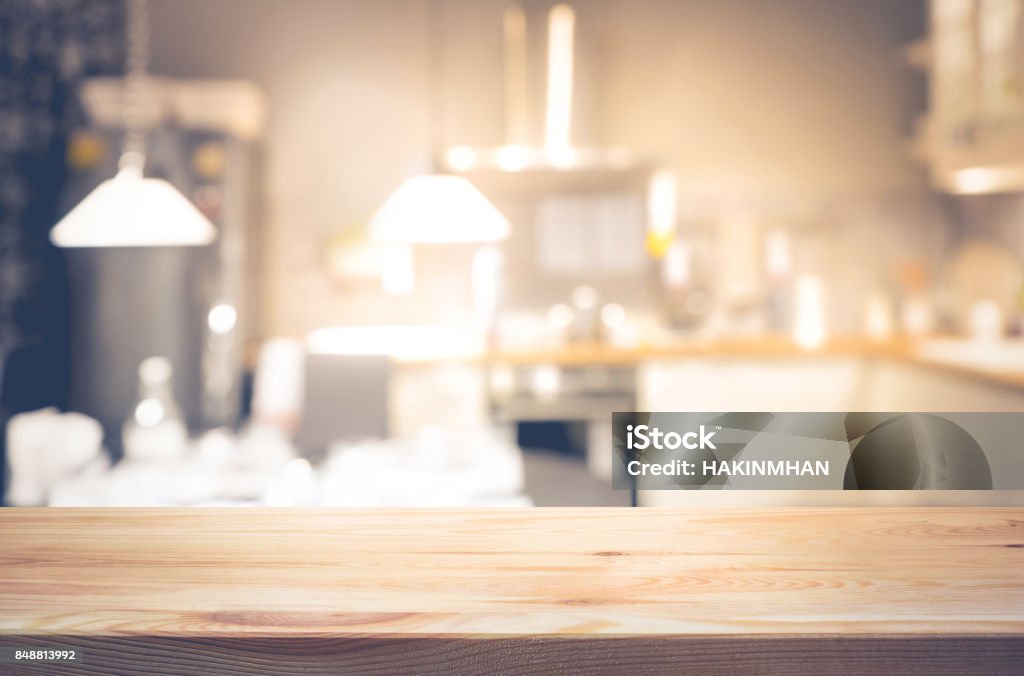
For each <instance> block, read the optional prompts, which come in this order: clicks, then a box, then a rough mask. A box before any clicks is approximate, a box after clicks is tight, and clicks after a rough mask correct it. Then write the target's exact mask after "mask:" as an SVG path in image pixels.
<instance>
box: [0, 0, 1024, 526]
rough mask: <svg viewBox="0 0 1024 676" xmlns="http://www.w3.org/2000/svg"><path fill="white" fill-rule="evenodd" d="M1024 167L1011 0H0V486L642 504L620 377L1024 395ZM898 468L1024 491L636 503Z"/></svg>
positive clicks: (95, 498) (31, 497)
mask: <svg viewBox="0 0 1024 676" xmlns="http://www.w3.org/2000/svg"><path fill="white" fill-rule="evenodd" d="M140 169H141V171H142V174H141V175H140V173H139V171H140ZM115 176H116V177H115ZM1022 190H1024V0H931V1H930V2H928V1H926V0H630V1H628V2H627V1H625V0H575V1H574V2H570V3H554V2H550V1H547V0H520V1H519V2H514V1H511V0H379V1H370V0H287V1H286V0H218V1H217V2H209V1H207V0H150V1H149V2H145V0H129V1H128V2H127V3H124V2H120V1H119V0H13V1H9V2H4V3H2V4H0V387H2V399H0V416H2V421H3V424H4V428H5V429H4V434H3V444H4V455H5V458H6V462H5V463H0V464H3V465H4V467H5V474H4V476H3V483H2V485H3V487H4V489H5V490H4V502H5V504H17V505H47V504H48V505H199V504H218V505H234V504H238V505H246V504H269V505H332V506H432V505H457V506H461V505H466V506H486V505H495V506H508V505H514V506H519V505H522V506H526V505H628V504H629V503H630V495H629V494H628V492H622V491H613V490H611V488H610V483H611V482H610V478H609V477H610V468H611V452H612V451H611V431H610V414H611V412H612V411H628V410H681V411H696V410H705V411H742V410H754V411H801V410H808V411H813V410H822V411H859V410H878V411H1024V335H1022V334H1024V261H1022V253H1024V196H1022V193H1021V191H1022ZM58 223H59V225H57V224H58ZM55 226H56V228H55ZM908 488H909V487H908ZM898 501H903V502H917V503H921V504H938V503H942V504H949V503H968V502H971V503H975V504H1009V503H1020V502H1024V500H1022V499H1021V498H1020V496H1019V495H1017V494H1016V493H1006V492H992V493H974V492H967V493H952V492H949V493H947V492H937V493H927V492H917V493H908V494H901V493H885V494H869V493H857V494H846V493H827V494H816V493H801V494H797V493H786V492H773V493H721V492H719V493H709V492H706V491H700V492H689V491H687V492H683V491H677V492H650V491H649V492H644V493H642V494H641V495H640V496H639V502H640V504H644V505H664V504H679V505H683V504H686V505H695V506H703V505H718V504H726V503H729V504H737V503H739V504H752V503H756V504H806V503H809V502H816V503H818V504H822V503H824V504H840V503H842V504H849V503H853V502H857V503H869V504H874V503H881V502H898Z"/></svg>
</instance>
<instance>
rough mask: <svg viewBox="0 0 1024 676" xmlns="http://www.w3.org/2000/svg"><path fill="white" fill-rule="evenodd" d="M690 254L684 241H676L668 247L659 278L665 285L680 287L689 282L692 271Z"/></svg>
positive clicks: (674, 287)
mask: <svg viewBox="0 0 1024 676" xmlns="http://www.w3.org/2000/svg"><path fill="white" fill-rule="evenodd" d="M690 254H691V252H690V247H689V246H687V245H686V243H685V242H679V241H677V242H675V243H674V244H672V245H671V246H670V247H669V248H668V251H667V252H666V253H665V262H664V265H663V267H662V270H661V278H662V280H663V281H664V282H665V285H666V286H668V287H669V288H673V289H681V288H683V287H685V286H687V285H688V284H689V283H690V278H691V277H692V273H693V266H692V265H691V262H690Z"/></svg>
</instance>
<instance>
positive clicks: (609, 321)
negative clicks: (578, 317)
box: [601, 303, 626, 329]
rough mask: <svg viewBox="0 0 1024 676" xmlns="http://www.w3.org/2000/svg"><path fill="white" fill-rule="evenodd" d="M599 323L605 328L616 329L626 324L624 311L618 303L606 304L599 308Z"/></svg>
mask: <svg viewBox="0 0 1024 676" xmlns="http://www.w3.org/2000/svg"><path fill="white" fill-rule="evenodd" d="M601 323H602V324H604V325H605V327H606V328H609V329H616V328H618V327H620V326H622V325H623V324H625V323H626V310H625V308H623V307H622V306H621V305H619V304H618V303H606V304H605V306H604V307H603V308H601Z"/></svg>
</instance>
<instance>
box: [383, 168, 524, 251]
mask: <svg viewBox="0 0 1024 676" xmlns="http://www.w3.org/2000/svg"><path fill="white" fill-rule="evenodd" d="M370 229H371V231H372V233H373V237H374V238H375V239H377V240H380V241H385V242H420V243H437V244H445V243H457V242H495V241H499V240H502V239H505V238H506V237H508V232H509V224H508V219H506V218H505V217H504V216H503V215H502V214H501V212H500V211H498V209H497V208H496V207H495V206H494V205H493V204H491V202H490V200H488V199H487V198H486V197H484V195H483V193H481V192H480V191H479V190H477V189H476V187H475V186H474V185H473V184H472V183H470V182H469V181H467V180H466V179H465V178H462V177H461V176H446V175H440V174H434V175H427V176H416V177H415V178H411V179H409V180H408V181H406V182H405V183H403V184H402V185H401V186H399V188H398V190H396V191H395V192H394V193H392V195H391V197H389V198H388V199H387V201H386V202H384V204H383V205H382V206H381V207H380V209H378V210H377V213H376V214H374V216H373V218H372V219H371V221H370Z"/></svg>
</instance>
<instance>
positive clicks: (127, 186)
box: [50, 167, 216, 247]
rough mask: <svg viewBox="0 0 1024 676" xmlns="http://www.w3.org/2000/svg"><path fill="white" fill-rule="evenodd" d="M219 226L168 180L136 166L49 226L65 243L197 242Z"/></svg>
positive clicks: (208, 239)
mask: <svg viewBox="0 0 1024 676" xmlns="http://www.w3.org/2000/svg"><path fill="white" fill-rule="evenodd" d="M215 236H216V230H215V229H214V227H213V224H212V223H210V221H209V219H207V218H206V216H204V215H203V214H202V213H201V212H200V211H199V209H197V208H196V207H195V206H193V204H192V203H191V202H189V201H188V199H186V198H185V196H184V195H182V194H181V193H180V192H178V191H177V190H175V189H174V186H172V185H171V184H170V183H168V182H167V181H164V180H161V179H158V178H144V177H143V176H142V172H141V171H140V170H139V169H137V168H135V167H125V168H123V169H121V170H120V171H119V172H118V173H117V175H116V176H114V178H112V179H108V180H106V181H103V183H101V184H100V185H99V186H98V187H97V188H96V189H95V190H93V191H92V192H91V193H89V194H88V195H86V197H85V199H84V200H82V201H81V202H79V204H78V205H77V206H76V207H75V208H74V209H72V210H71V211H70V213H68V215H67V216H65V217H64V218H63V219H62V220H61V221H60V222H59V223H58V224H57V225H56V226H55V227H54V228H53V230H52V231H50V241H52V242H53V243H54V244H56V245H57V246H62V247H126V246H197V245H203V244H209V243H210V242H212V241H213V239H214V237H215Z"/></svg>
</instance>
